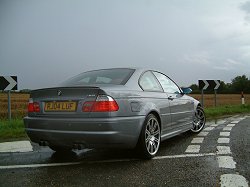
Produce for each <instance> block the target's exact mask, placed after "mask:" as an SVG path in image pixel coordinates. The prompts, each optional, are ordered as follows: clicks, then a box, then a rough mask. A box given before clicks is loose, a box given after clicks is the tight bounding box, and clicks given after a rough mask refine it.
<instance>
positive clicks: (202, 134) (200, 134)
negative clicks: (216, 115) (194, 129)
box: [197, 132, 209, 136]
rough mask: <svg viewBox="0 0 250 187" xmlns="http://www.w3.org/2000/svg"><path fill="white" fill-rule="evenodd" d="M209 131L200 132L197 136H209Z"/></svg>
mask: <svg viewBox="0 0 250 187" xmlns="http://www.w3.org/2000/svg"><path fill="white" fill-rule="evenodd" d="M208 133H209V132H200V133H199V134H197V136H207V135H208Z"/></svg>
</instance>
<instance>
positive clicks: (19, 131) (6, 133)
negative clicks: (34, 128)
mask: <svg viewBox="0 0 250 187" xmlns="http://www.w3.org/2000/svg"><path fill="white" fill-rule="evenodd" d="M27 138H28V137H27V135H26V133H25V130H24V123H23V120H22V119H13V120H11V121H8V120H1V121H0V142H4V141H12V140H20V139H27Z"/></svg>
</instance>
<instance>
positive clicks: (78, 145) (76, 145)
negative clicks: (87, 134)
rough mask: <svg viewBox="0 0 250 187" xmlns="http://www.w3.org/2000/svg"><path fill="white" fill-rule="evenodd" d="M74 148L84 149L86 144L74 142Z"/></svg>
mask: <svg viewBox="0 0 250 187" xmlns="http://www.w3.org/2000/svg"><path fill="white" fill-rule="evenodd" d="M73 149H78V150H82V149H84V145H83V144H74V145H73Z"/></svg>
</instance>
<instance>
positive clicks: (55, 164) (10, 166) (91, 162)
mask: <svg viewBox="0 0 250 187" xmlns="http://www.w3.org/2000/svg"><path fill="white" fill-rule="evenodd" d="M205 156H216V153H204V154H183V155H166V156H156V157H154V158H153V160H161V159H174V158H188V157H205ZM129 161H140V159H112V160H100V161H82V162H65V163H50V164H30V165H9V166H0V169H17V168H38V167H53V166H54V167H55V166H69V165H79V164H84V163H87V164H94V163H114V162H129Z"/></svg>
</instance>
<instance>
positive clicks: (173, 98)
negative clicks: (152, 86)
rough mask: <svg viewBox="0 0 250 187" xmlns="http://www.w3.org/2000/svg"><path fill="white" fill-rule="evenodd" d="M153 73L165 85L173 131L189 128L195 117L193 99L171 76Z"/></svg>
mask: <svg viewBox="0 0 250 187" xmlns="http://www.w3.org/2000/svg"><path fill="white" fill-rule="evenodd" d="M153 73H154V75H155V76H156V78H157V79H158V80H159V82H160V84H161V86H162V87H163V90H164V92H165V97H166V99H167V100H168V101H169V103H170V113H171V128H172V129H171V131H174V130H176V131H178V130H182V129H184V128H189V127H190V124H191V123H192V119H193V101H192V100H190V99H188V97H186V96H185V95H184V94H183V93H182V92H181V89H180V88H179V87H178V86H177V85H176V84H175V82H174V81H172V80H171V79H170V78H169V77H167V76H166V75H164V74H162V73H159V72H153Z"/></svg>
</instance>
